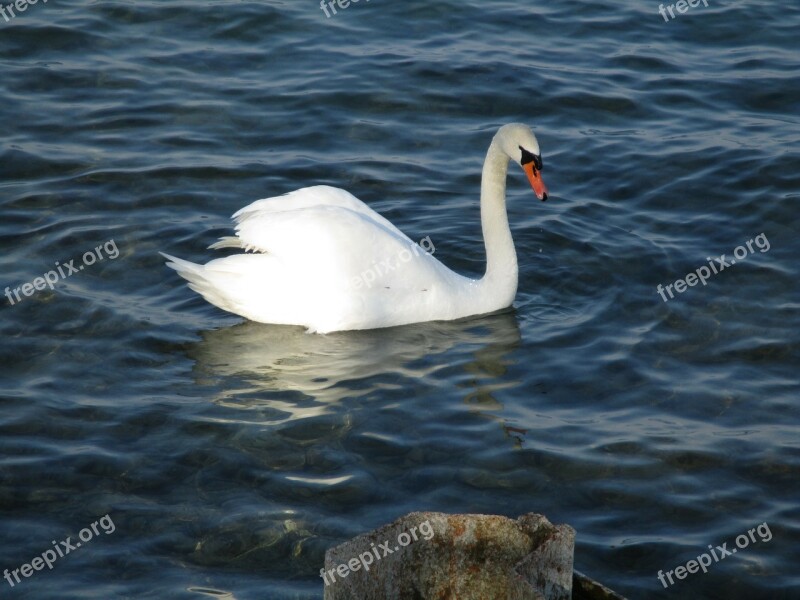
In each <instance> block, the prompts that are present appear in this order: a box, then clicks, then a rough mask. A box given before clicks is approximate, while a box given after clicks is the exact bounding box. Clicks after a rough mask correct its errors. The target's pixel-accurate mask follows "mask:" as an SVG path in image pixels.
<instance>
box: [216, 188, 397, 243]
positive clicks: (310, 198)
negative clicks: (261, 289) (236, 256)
mask: <svg viewBox="0 0 800 600" xmlns="http://www.w3.org/2000/svg"><path fill="white" fill-rule="evenodd" d="M323 206H333V207H339V208H346V209H348V210H351V211H353V212H355V213H358V214H361V215H364V216H365V217H367V218H369V219H370V220H371V221H374V222H375V223H376V224H377V225H380V226H382V227H384V228H385V229H387V230H390V231H392V232H394V233H395V234H397V235H399V236H401V237H403V238H405V239H406V240H407V241H409V242H410V241H411V240H409V239H408V238H407V237H406V235H405V234H404V233H403V232H402V231H400V230H399V229H398V228H397V227H395V226H394V225H393V224H392V223H391V222H390V221H389V220H387V219H386V218H384V217H383V216H381V215H380V214H378V213H377V212H375V211H374V210H372V209H371V208H370V207H369V206H367V205H366V204H364V203H363V202H362V201H361V200H359V199H358V198H356V197H355V196H353V194H351V193H350V192H348V191H346V190H343V189H340V188H335V187H330V186H327V185H316V186H312V187H306V188H301V189H299V190H295V191H293V192H289V193H288V194H284V195H282V196H275V197H273V198H264V199H263V200H256V201H255V202H253V203H252V204H249V205H247V206H245V207H244V208H242V209H241V210H239V211H237V212H236V213H235V214H234V215H233V219H234V221H236V222H237V223H242V222H244V221H245V220H247V219H249V218H251V217H254V216H263V215H268V214H275V213H279V212H283V211H287V210H299V209H306V208H315V207H323ZM223 247H224V246H223Z"/></svg>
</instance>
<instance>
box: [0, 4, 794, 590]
mask: <svg viewBox="0 0 800 600" xmlns="http://www.w3.org/2000/svg"><path fill="white" fill-rule="evenodd" d="M673 13H674V14H675V18H674V19H672V18H670V17H669V14H668V13H666V17H662V15H660V14H659V12H658V4H657V3H656V2H655V0H653V1H648V2H635V3H634V2H630V1H622V2H615V3H610V4H609V3H586V2H576V1H571V0H553V1H551V2H539V3H532V2H507V1H502V0H497V1H495V0H492V2H478V1H476V0H459V1H457V2H456V1H455V0H439V1H437V2H428V1H422V0H409V1H405V2H397V1H395V2H392V1H390V0H372V1H371V2H360V3H357V4H352V5H350V6H349V7H348V8H347V9H339V10H338V12H337V14H335V15H333V14H331V16H330V17H326V15H325V12H324V11H323V10H322V9H321V8H320V6H319V4H318V3H317V2H316V0H294V1H292V2H288V1H286V2H281V1H265V2H230V1H227V2H209V3H199V2H195V3H190V2H186V1H172V0H164V1H158V2H156V1H138V2H129V1H125V2H122V1H116V2H85V1H78V0H75V1H71V2H62V1H57V0H51V1H50V2H47V3H44V2H39V3H37V4H35V5H27V7H26V10H25V11H24V12H20V13H15V16H14V17H11V18H9V20H8V22H5V21H3V20H0V70H1V71H2V77H1V78H0V98H2V102H0V131H2V137H1V138H0V139H1V140H2V148H0V152H1V154H0V202H1V203H2V212H1V213H0V214H1V215H2V219H1V220H0V250H1V251H2V253H1V256H2V258H0V263H1V264H2V280H0V286H1V287H0V289H5V288H6V287H7V286H8V288H9V292H10V294H11V296H4V297H3V298H2V306H0V315H2V336H3V337H2V339H3V344H2V346H0V569H9V570H12V571H13V570H14V569H19V568H20V567H21V566H22V565H23V564H26V563H30V562H31V560H32V559H34V558H35V557H37V556H41V555H42V554H43V553H44V552H45V551H48V550H51V549H54V548H56V547H58V548H59V549H60V548H63V547H64V546H61V545H59V544H58V543H57V542H59V541H62V540H66V539H67V538H68V537H71V540H72V541H71V543H72V544H73V545H74V544H75V542H77V541H78V540H79V535H81V534H82V535H84V536H86V537H90V541H87V542H85V543H83V544H82V545H81V546H80V547H76V549H75V550H73V551H70V553H69V554H67V555H64V556H63V557H58V559H57V560H56V561H55V562H54V563H53V564H52V569H49V568H48V567H47V566H45V567H44V568H42V569H41V570H40V571H33V572H32V574H29V575H30V576H29V577H27V578H22V579H21V580H20V582H19V583H15V585H14V587H12V586H11V584H10V583H7V582H6V580H0V589H2V596H3V597H6V598H37V599H39V598H60V599H64V598H98V599H99V598H102V599H108V598H137V599H139V598H153V599H162V598H186V599H191V598H195V599H197V600H202V599H203V598H231V599H236V600H245V599H263V598H269V599H311V598H321V597H322V590H323V583H322V580H321V579H320V577H319V569H320V568H321V567H322V566H323V562H324V553H325V550H326V549H327V548H329V547H332V546H334V545H336V544H339V543H341V542H343V541H345V540H347V539H349V538H351V537H353V536H355V535H357V534H359V533H363V532H366V531H369V530H371V529H373V528H375V527H377V526H380V525H382V524H384V523H388V522H390V521H392V520H394V519H395V518H397V517H399V516H401V515H403V514H405V513H408V512H411V511H422V510H424V511H443V512H450V513H486V514H502V515H508V516H512V517H516V516H518V515H520V514H524V513H528V512H539V513H542V514H545V515H547V517H548V518H549V519H550V520H551V521H553V522H554V523H568V524H570V525H572V526H573V527H575V528H576V530H577V532H578V535H577V543H576V552H575V563H576V568H578V569H579V570H581V571H583V572H585V573H586V574H588V575H590V576H591V577H593V578H595V579H597V580H600V581H602V582H603V583H605V584H606V585H608V586H610V587H612V588H613V589H615V590H617V591H618V592H620V593H623V594H625V595H627V596H628V597H629V598H631V599H634V598H692V599H695V598H719V599H726V600H729V599H748V600H752V599H762V598H763V599H770V600H775V599H778V600H781V599H797V598H800V571H799V570H798V568H797V565H798V564H799V563H800V505H799V501H800V436H799V435H798V427H800V408H798V391H800V390H799V388H800V386H798V371H799V370H798V367H800V344H799V342H798V331H799V327H800V295H799V294H798V286H797V281H798V273H799V270H798V261H797V257H798V251H799V250H800V242H798V229H799V228H800V219H798V210H797V207H798V199H799V198H800V150H799V148H800V146H798V143H799V142H800V86H798V83H797V76H798V58H799V54H798V51H799V50H800V43H798V40H799V39H800V38H798V35H797V31H798V27H800V7H798V6H797V5H795V4H792V3H776V2H771V1H766V0H754V1H748V2H728V1H725V2H722V1H719V0H709V1H708V6H707V7H706V6H704V5H703V3H702V2H701V3H698V6H695V7H690V8H688V10H687V11H686V12H685V13H683V14H681V13H679V12H677V8H675V9H674V10H673ZM665 19H667V20H665ZM514 121H521V122H525V123H527V124H529V125H530V126H532V127H533V129H534V131H535V132H536V134H537V136H538V139H539V142H540V144H541V147H542V152H543V158H544V171H543V175H544V178H545V181H546V182H547V185H548V187H549V189H550V199H549V200H548V202H546V203H541V202H538V201H537V200H536V199H535V197H534V196H533V193H532V192H531V190H530V187H529V185H528V183H527V181H526V180H525V177H524V175H523V174H522V173H521V171H520V170H519V169H517V168H514V167H513V165H512V168H511V170H510V175H509V189H508V206H509V218H510V221H511V224H512V231H513V235H514V239H515V242H516V246H517V252H518V256H519V262H520V270H521V271H520V282H519V291H518V293H517V299H516V302H515V304H514V309H513V310H512V311H509V312H505V313H502V314H495V315H489V316H483V317H476V318H473V319H468V320H465V321H459V322H451V323H433V324H430V323H429V324H421V325H412V326H407V327H400V328H394V329H386V330H376V331H366V332H351V333H338V334H331V335H327V336H318V335H311V334H307V333H305V332H304V331H303V330H301V329H298V328H290V327H279V326H268V325H261V324H255V323H249V322H243V320H242V319H240V318H238V317H235V316H233V315H230V314H227V313H224V312H222V311H220V310H218V309H216V308H214V307H212V306H210V305H208V304H207V303H205V302H204V301H203V300H202V299H201V298H200V297H199V296H197V295H196V294H195V293H194V292H192V291H190V290H189V289H188V288H187V287H186V286H185V285H184V284H183V281H182V280H181V279H180V278H179V277H177V275H176V274H175V273H174V272H173V271H171V270H169V269H168V268H166V267H165V266H164V260H163V259H162V257H160V256H159V254H158V252H159V251H166V252H169V253H170V254H174V255H176V256H180V257H182V258H186V259H188V260H193V261H195V262H205V261H207V260H208V259H209V258H210V257H211V256H213V255H214V251H212V250H207V249H206V247H207V246H208V245H209V244H210V243H212V242H214V241H215V240H216V239H217V238H218V237H219V236H222V235H229V234H230V232H231V229H230V225H231V222H230V219H229V217H230V215H231V214H232V213H233V212H235V211H236V210H238V209H239V208H241V207H242V206H244V205H246V204H248V203H250V202H252V201H253V200H255V199H258V198H263V197H269V196H275V195H279V194H282V193H285V192H288V191H291V190H294V189H297V188H300V187H304V186H308V185H313V184H327V185H333V186H337V187H342V188H345V189H347V190H349V191H351V192H352V193H353V194H355V195H356V196H358V197H359V198H361V199H362V200H364V201H365V202H366V203H368V204H369V205H370V206H371V207H373V208H375V209H376V210H378V211H379V212H381V213H382V214H383V215H385V216H386V217H387V218H389V219H390V220H391V221H393V222H394V223H395V224H397V225H398V226H399V227H400V228H401V229H402V230H403V231H405V232H406V233H407V234H408V235H409V237H411V238H412V239H414V240H419V239H422V238H424V237H425V236H430V239H431V240H432V242H433V243H434V244H435V248H436V257H437V258H439V260H441V261H443V262H444V263H445V264H447V265H448V266H450V267H452V268H454V269H456V270H457V271H459V272H461V273H464V274H472V275H475V276H479V275H480V274H481V272H482V269H483V268H484V262H483V261H484V254H483V245H482V238H481V231H480V225H479V217H478V191H479V186H480V174H481V166H482V161H483V158H484V155H485V152H486V148H487V147H488V144H489V142H490V141H491V138H492V136H493V135H494V132H495V131H496V129H497V128H498V127H499V126H500V125H503V124H505V123H509V122H514ZM760 235H762V237H761V238H759V237H758V236H760ZM748 242H749V243H750V247H749V248H748V247H747V243H748ZM740 248H741V249H740ZM751 250H752V251H751ZM86 252H89V253H90V257H91V256H94V257H96V258H97V260H93V261H92V262H94V264H91V265H90V264H84V261H83V259H84V254H85V253H86ZM734 252H738V254H736V255H734ZM723 254H724V255H726V257H725V258H724V259H723V260H724V261H725V262H726V263H727V264H729V266H727V267H726V268H725V269H724V270H723V271H720V272H717V273H712V274H710V275H709V276H708V277H705V279H706V281H705V284H704V285H703V284H702V283H701V282H699V281H698V280H697V279H696V278H695V279H694V283H695V285H693V286H691V287H688V285H687V284H684V285H686V287H685V288H683V291H680V288H681V287H683V286H681V285H679V284H676V283H675V282H676V280H678V279H683V278H685V277H686V275H687V274H690V273H699V274H704V273H705V272H704V271H702V270H700V269H701V267H703V268H706V270H709V269H710V268H711V267H710V266H709V262H711V264H712V265H714V268H715V269H717V265H718V264H719V263H717V262H716V260H715V259H716V258H720V257H721V255H723ZM734 256H736V257H737V258H739V260H736V262H735V263H733V261H732V260H731V259H733V258H734ZM101 258H102V259H101ZM70 260H73V261H74V264H72V265H71V266H72V267H73V268H75V269H76V272H74V273H73V272H71V271H70V270H69V269H68V268H66V265H67V264H70V262H69V261H70ZM56 262H58V265H56ZM87 263H88V261H87ZM79 265H80V266H85V268H84V269H83V270H80V269H78V268H77V267H78V266H79ZM59 266H60V267H61V268H62V269H63V270H64V274H65V275H66V277H64V278H62V277H60V276H59V277H58V279H57V280H55V283H54V285H53V289H52V290H51V289H50V288H49V286H48V287H46V288H45V289H43V290H41V291H36V290H35V288H34V292H35V293H32V294H31V295H29V296H25V294H24V291H23V292H21V296H20V299H19V301H17V300H16V299H15V298H14V296H13V294H14V289H16V288H20V289H21V286H23V285H24V284H26V283H28V284H30V285H31V286H33V285H35V284H34V282H35V280H36V278H38V277H40V276H42V275H43V274H45V273H47V272H49V271H51V270H53V269H57V268H58V267H59ZM51 277H53V276H51ZM687 283H688V282H687ZM43 285H44V284H42V283H40V285H39V287H42V286H43ZM659 285H661V286H662V288H661V289H662V290H667V288H666V286H668V285H672V286H673V287H671V288H669V293H670V294H673V296H674V297H673V298H671V299H670V297H669V295H667V292H666V291H665V292H664V297H666V298H667V300H668V301H664V299H662V295H661V294H660V293H659V292H658V291H657V286H659ZM26 289H28V291H30V290H31V288H30V287H29V288H26ZM12 300H13V303H12ZM320 301H321V302H324V298H320ZM105 515H108V518H107V519H106V520H105V521H104V522H103V521H101V517H104V516H105ZM98 523H99V525H98ZM112 523H113V527H111V524H112ZM92 524H95V525H94V527H95V530H96V531H92V529H91V525H92ZM104 524H105V525H106V527H105V528H102V527H103V525H104ZM762 524H766V526H765V527H762V529H761V530H758V531H759V533H756V534H754V535H752V536H751V538H752V539H751V540H750V541H749V542H747V544H746V546H747V547H746V548H742V549H739V550H738V552H737V553H736V554H735V555H733V554H732V555H730V556H726V557H725V558H724V559H722V560H719V561H718V562H714V564H712V565H711V566H709V567H708V572H707V573H703V572H702V571H701V572H698V573H694V574H688V575H685V574H684V575H685V577H684V578H683V579H680V580H679V579H677V575H676V576H673V579H674V584H673V585H668V587H667V588H665V587H664V585H663V584H662V583H661V582H660V581H659V579H658V576H657V573H658V572H659V571H661V570H663V571H665V572H666V571H670V570H672V571H674V570H675V568H676V567H678V566H680V565H686V563H687V562H688V561H690V560H692V559H695V558H696V557H697V556H698V555H700V554H702V553H703V552H707V551H709V550H708V549H707V547H708V546H709V545H712V546H722V545H723V544H725V543H726V544H727V548H728V549H731V548H734V547H736V545H735V540H736V539H737V536H739V535H742V534H747V532H748V530H751V529H754V528H757V527H758V526H759V525H762ZM112 529H113V531H112ZM767 530H768V531H769V536H767V535H760V533H762V532H763V533H766V532H767ZM84 531H89V534H88V535H87V534H85V532H84ZM767 537H769V539H767ZM81 539H84V538H81ZM745 541H746V540H745ZM40 566H41V565H40ZM12 581H13V580H12ZM667 583H668V582H667Z"/></svg>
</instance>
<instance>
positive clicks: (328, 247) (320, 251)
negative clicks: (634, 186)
mask: <svg viewBox="0 0 800 600" xmlns="http://www.w3.org/2000/svg"><path fill="white" fill-rule="evenodd" d="M509 160H513V161H514V162H516V163H518V164H519V165H520V166H522V168H523V170H524V171H525V173H526V174H527V176H528V180H529V181H530V183H531V186H532V187H533V190H534V192H536V196H537V197H538V198H539V199H540V200H547V188H546V186H545V184H544V181H543V180H542V177H541V173H540V172H541V170H542V159H541V153H540V151H539V143H538V142H537V140H536V136H535V135H534V134H533V132H532V131H531V130H530V129H529V128H528V127H527V126H525V125H522V124H519V123H512V124H509V125H504V126H503V127H501V128H500V129H499V130H498V131H497V134H496V135H495V136H494V139H492V143H491V144H490V145H489V151H488V152H487V153H486V160H485V161H484V164H483V176H482V179H481V225H482V228H483V237H484V244H485V246H486V262H487V265H486V274H485V275H484V276H483V277H482V278H481V279H470V278H468V277H464V276H462V275H459V274H457V273H454V272H453V271H451V270H450V269H448V268H447V267H445V266H444V265H443V264H442V263H440V262H439V261H438V260H437V259H435V258H434V257H433V256H432V255H431V254H428V253H427V252H424V251H422V252H421V251H420V246H418V245H417V244H415V243H414V242H412V241H411V239H410V238H408V237H407V236H406V235H405V234H404V233H402V232H401V231H400V230H399V229H397V227H395V226H394V225H392V224H391V223H390V222H389V221H387V220H386V219H385V218H384V217H382V216H381V215H379V214H378V213H377V212H375V211H374V210H372V209H371V208H369V207H368V206H367V205H366V204H364V203H363V202H361V201H360V200H359V199H358V198H356V197H355V196H353V195H351V194H350V193H348V192H346V191H344V190H341V189H338V188H333V187H328V186H314V187H307V188H302V189H299V190H296V191H294V192H290V193H288V194H285V195H283V196H277V197H275V198H266V199H264V200H257V201H256V202H253V203H252V204H250V205H249V206H246V207H244V208H243V209H241V210H240V211H238V212H237V213H236V214H234V215H233V219H234V221H235V222H236V236H235V237H224V238H222V239H221V240H220V241H218V242H216V243H215V244H212V245H211V246H210V248H212V249H219V248H238V249H243V250H244V251H245V253H244V254H235V255H233V256H229V257H226V258H218V259H216V260H212V261H211V262H209V263H207V264H205V265H198V264H195V263H191V262H188V261H185V260H182V259H180V258H175V257H174V256H170V255H169V254H164V253H163V252H162V253H161V254H162V255H163V256H164V257H165V258H167V259H168V260H169V262H167V266H169V267H171V268H173V269H175V270H176V271H177V272H178V274H179V275H180V276H181V277H183V278H184V279H186V280H187V281H188V282H189V287H190V288H191V289H193V290H194V291H196V292H198V293H199V294H201V295H202V296H203V298H205V299H206V300H207V301H208V302H210V303H211V304H213V305H215V306H218V307H219V308H221V309H223V310H226V311H229V312H232V313H235V314H237V315H241V316H243V317H246V318H248V319H250V320H253V321H260V322H262V323H275V324H284V325H302V326H304V327H306V328H307V329H308V331H310V332H317V333H329V332H332V331H344V330H352V329H375V328H379V327H393V326H395V325H405V324H408V323H418V322H423V321H439V320H451V319H459V318H462V317H467V316H470V315H478V314H483V313H489V312H493V311H496V310H500V309H503V308H507V307H509V306H510V305H511V303H512V302H513V301H514V296H515V295H516V293H517V276H518V268H517V254H516V252H515V250H514V241H513V240H512V238H511V231H510V230H509V227H508V216H507V214H506V174H507V171H508V161H509ZM426 239H428V238H426ZM250 251H252V252H250ZM248 252H250V253H248ZM412 255H413V256H412ZM381 265H382V266H383V268H382V269H381V268H380V266H381ZM376 272H377V274H376ZM367 273H371V274H372V276H371V277H367V276H366V274H367Z"/></svg>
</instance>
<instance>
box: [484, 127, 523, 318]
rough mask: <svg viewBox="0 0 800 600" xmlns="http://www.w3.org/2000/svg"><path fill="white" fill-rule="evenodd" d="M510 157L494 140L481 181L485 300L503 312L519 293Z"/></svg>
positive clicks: (485, 162) (493, 308)
mask: <svg viewBox="0 0 800 600" xmlns="http://www.w3.org/2000/svg"><path fill="white" fill-rule="evenodd" d="M508 161H509V158H508V155H507V154H506V153H505V152H503V151H502V150H501V149H500V146H499V145H498V143H497V140H493V141H492V143H491V145H490V146H489V151H488V152H487V153H486V160H485V161H484V163H483V176H482V179H481V226H482V227H483V240H484V244H485V245H486V275H484V277H483V279H481V281H480V283H481V286H482V287H483V288H484V289H483V290H482V292H483V294H484V296H485V298H486V300H487V301H489V302H490V303H491V304H492V305H496V306H493V307H492V308H491V310H499V309H501V308H505V307H507V306H510V305H511V303H512V302H513V301H514V296H515V295H516V293H517V280H518V275H519V268H518V266H517V253H516V251H515V250H514V240H513V239H512V238H511V230H510V229H509V227H508V214H507V213H506V175H507V173H508Z"/></svg>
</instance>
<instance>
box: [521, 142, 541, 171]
mask: <svg viewBox="0 0 800 600" xmlns="http://www.w3.org/2000/svg"><path fill="white" fill-rule="evenodd" d="M519 149H520V150H521V151H522V160H521V161H519V164H521V165H522V166H525V165H527V164H528V163H530V162H532V163H533V168H534V169H536V170H537V171H541V170H542V157H541V156H539V155H537V154H534V153H533V152H528V151H527V150H525V148H523V147H522V146H520V147H519Z"/></svg>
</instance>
